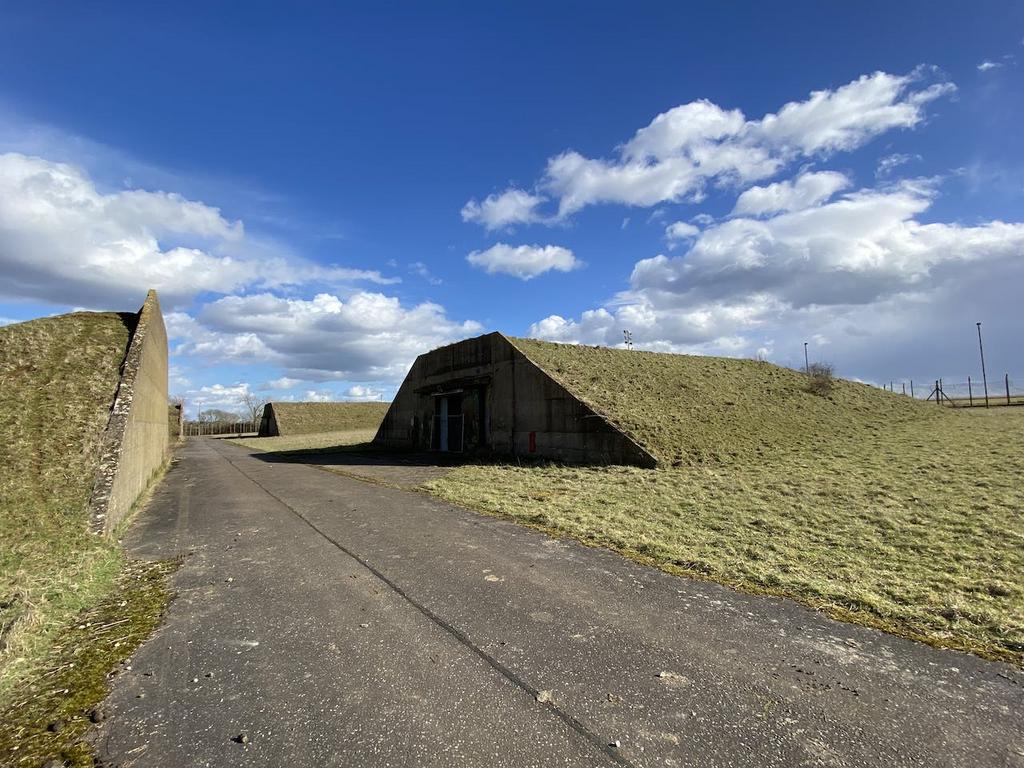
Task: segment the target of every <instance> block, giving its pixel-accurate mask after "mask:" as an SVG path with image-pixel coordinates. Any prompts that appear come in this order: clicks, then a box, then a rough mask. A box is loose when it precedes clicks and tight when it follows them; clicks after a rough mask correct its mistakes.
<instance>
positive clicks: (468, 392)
mask: <svg viewBox="0 0 1024 768" xmlns="http://www.w3.org/2000/svg"><path fill="white" fill-rule="evenodd" d="M447 393H452V394H453V395H458V396H459V397H460V399H461V401H462V407H461V413H462V422H461V424H459V428H460V429H462V434H463V436H464V437H463V439H462V441H461V442H462V448H463V451H464V452H467V453H472V452H478V451H482V452H492V453H498V454H511V455H517V456H532V457H535V458H550V459H557V460H559V461H567V462H577V463H598V464H637V465H640V466H654V465H655V464H656V463H657V462H656V459H655V458H654V457H653V456H652V455H651V454H650V453H648V452H647V451H646V450H644V449H643V448H642V447H641V446H639V445H638V444H637V443H636V442H634V441H633V440H632V439H630V438H629V437H628V436H627V435H625V434H624V433H623V432H621V431H620V430H619V429H617V428H616V427H615V426H614V425H612V424H611V423H609V422H608V421H607V420H606V419H605V418H604V417H603V416H601V415H599V414H597V413H595V412H594V411H593V409H591V408H590V407H589V406H588V405H587V404H586V403H584V402H583V401H582V400H580V399H579V398H578V397H577V396H576V395H574V394H573V393H571V392H569V391H568V390H567V389H566V388H565V387H563V386H562V385H561V384H559V383H558V382H557V381H555V379H553V378H552V377H551V376H550V375H548V373H547V372H546V371H544V370H543V369H542V368H541V367H540V366H538V365H537V364H536V363H534V362H533V361H532V360H530V359H529V358H528V357H526V355H524V354H523V353H522V352H521V351H520V350H519V349H518V348H517V347H516V346H515V345H514V344H513V343H512V342H510V341H509V340H508V339H507V338H505V337H504V336H503V335H502V334H500V333H491V334H487V335H486V336H479V337H477V338H475V339H467V340H465V341H461V342H459V343H457V344H451V345H449V346H446V347H441V348H440V349H435V350H433V351H432V352H428V353H426V354H424V355H420V356H419V357H418V358H417V359H416V362H415V363H413V366H412V368H411V369H410V371H409V374H408V375H407V376H406V378H405V381H404V382H403V383H402V386H401V388H400V389H399V390H398V393H397V394H396V395H395V400H394V402H393V403H392V404H391V409H390V410H389V411H388V413H387V415H386V416H385V417H384V422H383V424H381V427H380V429H379V430H378V432H377V437H376V439H375V442H377V443H378V444H380V445H382V446H384V447H389V448H404V449H414V450H430V449H432V448H435V449H436V448H437V447H438V446H437V444H436V443H437V441H436V439H434V431H435V428H436V425H437V424H438V420H437V416H436V408H435V401H436V399H437V398H438V397H444V396H446V394H447Z"/></svg>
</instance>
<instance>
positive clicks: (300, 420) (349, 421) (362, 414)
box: [273, 402, 391, 436]
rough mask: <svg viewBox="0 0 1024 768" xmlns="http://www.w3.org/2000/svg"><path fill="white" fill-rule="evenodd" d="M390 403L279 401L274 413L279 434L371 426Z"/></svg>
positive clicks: (385, 411)
mask: <svg viewBox="0 0 1024 768" xmlns="http://www.w3.org/2000/svg"><path fill="white" fill-rule="evenodd" d="M390 405H391V403H379V402H368V403H359V402H338V403H279V402H275V403H274V404H273V406H274V413H275V416H276V418H277V425H278V428H279V429H280V432H281V435H282V436H297V435H307V434H317V433H324V432H350V431H353V430H360V429H372V430H373V431H374V433H376V431H377V427H379V426H380V423H381V422H382V421H383V420H384V414H386V413H387V412H388V407H389V406H390Z"/></svg>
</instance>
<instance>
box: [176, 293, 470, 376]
mask: <svg viewBox="0 0 1024 768" xmlns="http://www.w3.org/2000/svg"><path fill="white" fill-rule="evenodd" d="M167 325H168V334H169V335H170V337H171V343H172V347H173V351H174V352H175V354H178V355H193V356H196V357H199V358H206V359H209V360H212V361H219V362H231V361H250V362H260V363H267V364H272V365H276V366H280V367H281V368H283V369H284V371H285V377H286V378H288V379H300V380H305V381H329V380H339V381H363V382H378V381H388V382H394V381H398V380H401V378H402V377H404V376H405V373H406V372H407V371H408V369H409V366H410V365H412V361H413V360H414V359H415V358H416V356H417V355H419V354H421V353H422V352H425V351H427V350H429V349H433V348H434V347H438V346H441V345H443V344H447V343H450V342H452V341H455V340H457V339H461V338H464V337H466V336H470V335H472V334H474V333H477V332H479V331H480V325H479V324H477V323H475V322H471V321H466V322H462V323H459V322H455V321H453V320H450V319H449V318H448V317H447V315H446V314H445V311H444V309H443V308H442V307H440V306H439V305H437V304H433V303H429V302H425V303H422V304H418V305H415V306H411V307H406V306H403V305H402V303H401V302H400V301H399V300H398V299H397V298H394V297H391V296H385V295H383V294H380V293H369V292H365V291H364V292H357V293H354V294H352V295H351V296H347V297H345V298H341V297H338V296H335V295H333V294H328V293H321V294H318V295H317V296H315V297H314V298H312V299H308V300H307V299H293V298H283V297H280V296H274V295H272V294H269V293H262V294H254V295H250V296H225V297H223V298H221V299H218V300H216V301H213V302H211V303H209V304H207V305H205V306H204V307H203V309H202V311H201V312H200V313H199V316H198V317H197V318H196V317H192V316H190V315H187V314H184V313H180V312H179V313H171V314H169V315H168V316H167Z"/></svg>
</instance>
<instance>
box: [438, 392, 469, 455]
mask: <svg viewBox="0 0 1024 768" xmlns="http://www.w3.org/2000/svg"><path fill="white" fill-rule="evenodd" d="M464 421H465V417H464V416H463V414H462V393H461V392H459V393H451V394H447V395H438V396H437V397H435V398H434V434H433V439H432V440H431V441H430V442H431V448H433V449H434V450H435V451H444V452H451V453H461V452H462V444H463V437H464V434H463V431H464V427H465V424H464Z"/></svg>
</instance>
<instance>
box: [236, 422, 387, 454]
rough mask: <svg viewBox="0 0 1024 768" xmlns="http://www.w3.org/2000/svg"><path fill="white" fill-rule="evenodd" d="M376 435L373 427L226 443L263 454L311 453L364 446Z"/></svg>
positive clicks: (237, 438)
mask: <svg viewBox="0 0 1024 768" xmlns="http://www.w3.org/2000/svg"><path fill="white" fill-rule="evenodd" d="M376 434H377V428H376V427H373V428H364V429H345V430H340V431H335V432H317V433H313V434H302V435H281V436H279V437H233V438H229V439H227V442H229V443H234V444H235V445H241V446H243V447H245V448H251V449H253V450H256V451H264V452H271V451H272V452H277V451H310V452H312V451H324V450H330V449H332V448H347V447H351V446H354V445H364V444H366V443H369V442H370V441H371V440H373V438H374V436H375V435H376Z"/></svg>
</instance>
